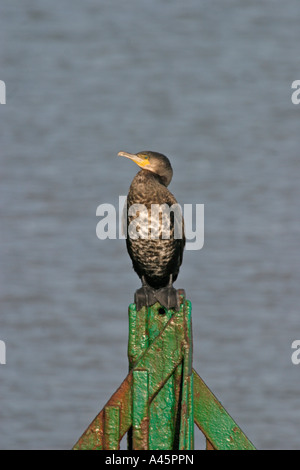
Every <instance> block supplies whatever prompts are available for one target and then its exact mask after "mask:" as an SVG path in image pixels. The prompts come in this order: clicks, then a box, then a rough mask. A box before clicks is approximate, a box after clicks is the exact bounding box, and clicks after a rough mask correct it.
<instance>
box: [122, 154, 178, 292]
mask: <svg viewBox="0 0 300 470" xmlns="http://www.w3.org/2000/svg"><path fill="white" fill-rule="evenodd" d="M118 155H119V156H124V157H127V158H130V159H131V160H133V161H134V162H135V163H137V164H138V165H139V166H140V167H141V168H142V170H141V171H139V172H138V173H137V175H136V176H135V177H134V179H133V181H132V183H131V186H130V189H129V193H128V196H127V211H128V212H127V228H128V229H129V231H128V234H127V239H126V243H127V250H128V253H129V256H130V258H131V260H132V264H133V268H134V270H135V271H136V273H137V274H138V276H139V277H140V278H141V280H142V282H143V285H144V286H147V285H148V286H150V287H151V288H153V289H155V290H158V289H162V288H164V287H166V286H169V287H170V286H172V283H173V282H174V281H175V280H176V278H177V276H178V273H179V268H180V265H181V263H182V256H183V250H184V245H185V237H184V228H183V218H182V217H181V211H178V205H177V208H176V206H174V207H173V209H174V208H175V212H173V211H170V212H169V210H167V211H163V212H162V214H163V215H162V214H160V215H158V213H157V212H155V211H154V208H153V206H152V208H153V209H152V212H151V205H153V204H156V205H160V206H161V205H164V204H165V205H166V206H161V207H163V208H164V207H165V208H167V209H169V208H170V207H171V206H172V205H173V204H175V205H176V204H177V201H176V199H175V197H174V196H173V194H172V193H171V192H170V191H169V190H168V188H167V186H168V185H169V183H170V181H171V179H172V175H173V170H172V167H171V164H170V162H169V160H168V158H167V157H165V156H164V155H162V154H160V153H157V152H149V151H144V152H139V153H137V154H135V155H134V154H128V153H127V152H120V153H119V154H118ZM134 204H143V206H144V207H146V208H147V211H143V210H136V209H139V207H137V206H134V208H133V209H134V210H133V212H131V213H130V210H132V209H130V207H131V206H132V205H134ZM154 207H158V206H154ZM168 213H169V214H170V218H169V219H168V218H166V217H168ZM151 215H152V218H151ZM168 220H169V221H170V222H169V223H170V225H169V226H168ZM179 224H180V226H179ZM132 227H133V229H134V232H135V233H133V235H136V234H138V236H139V238H137V237H136V236H135V237H134V236H131V235H132V233H131V229H132ZM169 230H170V231H169ZM176 230H177V231H176ZM174 231H175V236H174ZM180 232H181V238H175V237H178V234H179V236H180ZM168 235H169V238H166V236H168ZM164 238H166V239H164Z"/></svg>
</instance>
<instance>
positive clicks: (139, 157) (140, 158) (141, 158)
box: [118, 152, 150, 168]
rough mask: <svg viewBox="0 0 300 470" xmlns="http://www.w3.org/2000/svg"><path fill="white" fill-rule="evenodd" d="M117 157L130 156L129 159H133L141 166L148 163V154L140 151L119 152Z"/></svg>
mask: <svg viewBox="0 0 300 470" xmlns="http://www.w3.org/2000/svg"><path fill="white" fill-rule="evenodd" d="M118 157H126V158H130V160H132V161H134V162H135V163H136V164H137V165H138V166H140V167H141V168H143V167H144V166H146V165H150V161H149V157H148V155H143V154H142V153H137V154H134V153H128V152H119V153H118Z"/></svg>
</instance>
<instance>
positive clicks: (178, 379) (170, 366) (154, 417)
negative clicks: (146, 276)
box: [74, 291, 255, 450]
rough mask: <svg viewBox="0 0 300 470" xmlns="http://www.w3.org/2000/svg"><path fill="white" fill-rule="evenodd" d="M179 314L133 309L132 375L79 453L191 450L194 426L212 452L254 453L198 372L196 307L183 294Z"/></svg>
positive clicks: (159, 309)
mask: <svg viewBox="0 0 300 470" xmlns="http://www.w3.org/2000/svg"><path fill="white" fill-rule="evenodd" d="M180 301H181V304H180V309H179V311H173V310H166V309H164V308H163V307H162V306H161V305H159V304H158V303H156V304H155V305H153V306H151V307H148V308H146V307H143V308H142V309H141V310H140V311H137V310H136V305H135V304H131V305H130V306H129V340H128V358H129V373H128V375H127V377H126V378H125V380H124V381H123V382H122V384H121V385H120V387H119V388H118V390H117V391H116V392H115V393H114V394H113V395H112V397H111V398H110V400H109V401H108V402H107V404H106V406H105V407H104V408H103V409H102V411H100V413H98V415H97V416H96V417H95V419H94V420H93V422H92V423H91V424H90V425H89V426H88V428H87V429H86V431H85V432H84V433H83V435H82V436H81V438H80V439H79V440H78V442H77V443H76V444H75V446H74V449H75V450H92V449H94V450H106V449H107V450H115V449H119V445H120V441H121V439H122V438H123V436H124V435H125V434H126V433H127V434H128V448H129V449H132V450H145V449H151V450H154V449H158V450H163V449H167V450H176V449H179V450H189V449H193V446H194V423H195V424H196V425H197V426H198V427H199V428H200V430H201V431H202V432H203V434H204V436H205V437H206V449H207V450H214V449H217V450H218V449H219V450H233V449H235V450H250V449H255V447H254V446H253V444H252V443H251V442H250V441H249V439H248V438H247V437H246V436H245V434H244V433H243V432H242V431H241V429H240V428H239V427H238V425H237V424H236V422H235V421H234V420H233V419H232V418H231V416H230V415H229V414H228V413H227V411H226V410H225V409H224V408H223V406H222V405H221V403H220V402H219V401H218V400H217V398H216V397H215V396H214V395H213V393H212V392H211V391H210V389H209V388H208V387H207V385H206V384H205V383H204V382H203V380H202V379H201V377H199V375H198V374H197V373H196V372H195V371H194V370H193V369H192V326H191V303H190V302H189V301H188V300H186V299H185V295H184V292H183V291H180Z"/></svg>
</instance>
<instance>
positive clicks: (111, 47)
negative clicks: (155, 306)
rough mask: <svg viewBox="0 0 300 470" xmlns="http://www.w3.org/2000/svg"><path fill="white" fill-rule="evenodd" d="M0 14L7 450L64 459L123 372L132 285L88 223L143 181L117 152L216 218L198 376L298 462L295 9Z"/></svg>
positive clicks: (208, 219)
mask: <svg viewBox="0 0 300 470" xmlns="http://www.w3.org/2000/svg"><path fill="white" fill-rule="evenodd" d="M1 10H2V11H1V19H0V31H1V33H0V39H1V49H0V79H1V80H4V81H5V83H6V87H7V104H6V105H4V106H3V105H2V106H0V112H1V127H0V134H1V149H0V155H1V202H0V204H1V266H2V269H1V272H2V274H1V276H2V278H1V318H0V339H1V340H3V341H5V344H6V354H7V364H6V365H1V366H0V374H1V392H0V393H1V407H0V436H1V437H0V447H1V448H2V449H65V448H66V449H69V448H71V447H72V446H73V445H74V443H75V442H76V441H77V439H78V438H79V437H80V435H81V434H82V432H83V431H84V430H85V428H86V427H87V425H88V424H89V423H90V422H91V421H92V419H93V418H94V416H95V415H96V414H97V413H98V411H99V410H100V409H101V408H102V407H103V406H104V405H105V403H106V401H107V400H108V399H109V397H110V396H111V395H112V393H113V392H114V391H115V390H116V388H117V387H118V386H119V384H120V383H121V381H122V380H123V378H124V377H125V376H126V374H127V367H128V364H127V357H126V354H127V351H126V348H127V338H128V334H127V328H128V319H127V307H128V305H129V303H130V302H131V301H132V299H133V293H134V291H135V289H136V288H137V287H139V281H138V278H137V276H136V275H135V273H134V272H133V271H132V269H131V264H130V260H129V257H128V255H127V252H126V249H125V244H124V241H123V240H105V241H100V240H98V239H97V237H96V231H95V229H96V224H97V221H98V220H97V218H96V208H97V206H98V205H99V204H101V203H104V202H108V203H117V201H118V196H119V195H123V194H126V193H127V190H128V187H129V184H130V182H131V180H132V178H133V176H134V174H135V173H136V171H137V167H135V166H134V164H133V163H132V162H129V161H127V160H125V159H123V160H122V159H118V158H117V157H116V155H117V152H118V151H120V150H127V151H131V152H135V151H139V150H144V149H152V150H157V151H160V152H162V153H165V154H166V155H168V156H169V157H170V159H171V161H172V165H173V169H174V178H173V181H172V183H171V186H170V189H171V190H172V192H173V193H174V194H175V195H176V198H177V199H178V201H179V202H181V203H191V202H192V203H201V204H204V205H205V244H204V248H203V249H202V250H201V251H188V252H186V253H185V257H184V264H183V267H182V270H181V272H180V276H179V279H178V281H177V283H176V286H177V287H184V288H185V290H186V292H187V294H188V298H189V299H190V300H191V301H192V303H193V335H194V367H195V369H196V370H197V371H198V373H199V374H200V375H201V376H202V378H203V379H204V380H205V382H206V383H207V384H208V385H209V387H210V388H211V389H212V390H213V392H214V393H215V395H216V396H217V397H218V398H219V400H220V401H221V402H222V404H223V405H224V406H225V408H226V409H227V410H228V412H229V413H230V414H231V415H232V416H233V418H234V419H235V420H236V421H237V423H238V424H239V426H240V427H241V428H242V429H243V431H244V432H245V433H246V435H247V436H248V437H249V438H250V439H251V441H252V442H253V443H254V444H255V445H256V446H257V447H258V448H266V449H286V448H292V449H300V441H299V429H300V411H299V410H300V397H299V392H298V390H299V386H300V365H299V366H296V365H293V364H292V361H291V354H292V349H291V344H292V341H294V340H295V339H300V321H299V318H300V317H299V281H300V268H299V235H300V224H299V199H300V189H299V170H300V163H299V119H300V115H299V112H300V106H298V107H297V106H295V105H293V104H292V102H291V93H292V90H291V83H292V82H293V81H294V80H297V79H300V70H299V60H298V55H299V54H298V44H299V14H300V11H299V5H298V2H297V0H288V1H286V2H284V3H282V2H280V1H279V0H278V1H277V0H274V1H267V0H265V1H264V2H251V4H250V3H249V4H247V5H246V4H245V2H243V1H242V0H230V1H228V2H226V3H224V2H222V1H221V0H218V1H215V2H210V1H208V0H203V1H201V2H199V1H196V0H195V1H193V0H187V1H186V2H179V1H173V2H162V1H159V0H150V1H149V0H147V1H146V0H144V1H134V0H128V1H127V2H121V1H120V0H118V1H114V2H109V1H106V0H101V1H100V0H99V1H97V0H87V1H85V2H80V1H79V0H73V1H72V2H70V1H69V2H68V1H66V0H59V1H57V0H52V1H51V2H50V1H46V0H44V1H41V2H37V1H34V0H23V1H22V2H4V4H3V5H2V8H1ZM197 439H198V438H197Z"/></svg>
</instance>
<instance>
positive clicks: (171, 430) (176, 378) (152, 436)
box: [128, 294, 194, 450]
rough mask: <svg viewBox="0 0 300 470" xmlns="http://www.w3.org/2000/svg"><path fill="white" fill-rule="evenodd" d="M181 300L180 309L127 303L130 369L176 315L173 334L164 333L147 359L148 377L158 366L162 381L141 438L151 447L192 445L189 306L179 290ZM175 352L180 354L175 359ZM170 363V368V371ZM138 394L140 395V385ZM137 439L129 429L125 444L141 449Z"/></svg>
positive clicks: (189, 446) (170, 447)
mask: <svg viewBox="0 0 300 470" xmlns="http://www.w3.org/2000/svg"><path fill="white" fill-rule="evenodd" d="M181 300H182V304H181V308H180V312H174V311H173V310H167V309H165V308H163V307H162V306H161V305H160V304H158V303H156V304H155V305H153V306H151V307H147V308H146V307H143V308H142V309H141V310H140V311H139V312H137V311H136V306H135V304H131V305H130V307H129V340H128V358H129V368H130V370H132V369H134V367H135V364H136V363H138V366H137V367H140V364H139V359H141V358H142V356H143V354H144V353H145V352H146V351H147V349H148V348H149V346H150V345H151V344H153V343H154V342H155V340H156V339H157V338H159V336H160V334H161V333H162V331H163V330H164V329H165V328H166V326H167V324H168V323H169V322H170V321H172V319H174V318H175V317H176V319H177V323H176V327H175V328H174V331H173V334H172V335H170V336H168V342H167V343H166V342H163V343H162V344H161V347H160V348H159V355H158V356H153V357H152V358H151V360H150V361H149V362H148V363H147V370H148V374H149V380H150V381H151V377H152V376H153V375H154V374H155V373H156V372H157V370H159V373H160V375H161V379H160V380H161V383H162V386H161V387H160V390H159V391H158V392H157V393H156V394H155V396H154V397H153V398H152V399H151V401H150V404H149V410H148V412H149V427H148V430H147V432H148V435H147V438H145V440H147V442H148V448H149V449H151V450H155V449H160V450H164V449H165V450H170V449H192V448H193V422H194V419H193V406H192V402H193V391H192V383H193V378H192V330H191V307H190V303H189V302H187V301H185V299H184V296H183V294H182V295H181ZM178 352H180V355H181V356H180V358H179V359H181V360H179V362H178ZM170 365H171V366H172V369H173V370H172V373H171V374H170V370H169V369H170ZM134 372H135V371H134ZM139 396H143V386H141V393H139ZM133 400H134V398H133ZM133 407H134V405H133ZM191 423H192V424H191ZM139 442H140V440H139V441H136V440H135V439H134V438H133V437H132V436H131V433H130V437H129V443H128V447H129V448H133V449H141V447H139V446H138V447H136V446H137V445H139ZM143 445H144V442H143V443H142V446H143ZM143 448H144V447H143Z"/></svg>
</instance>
